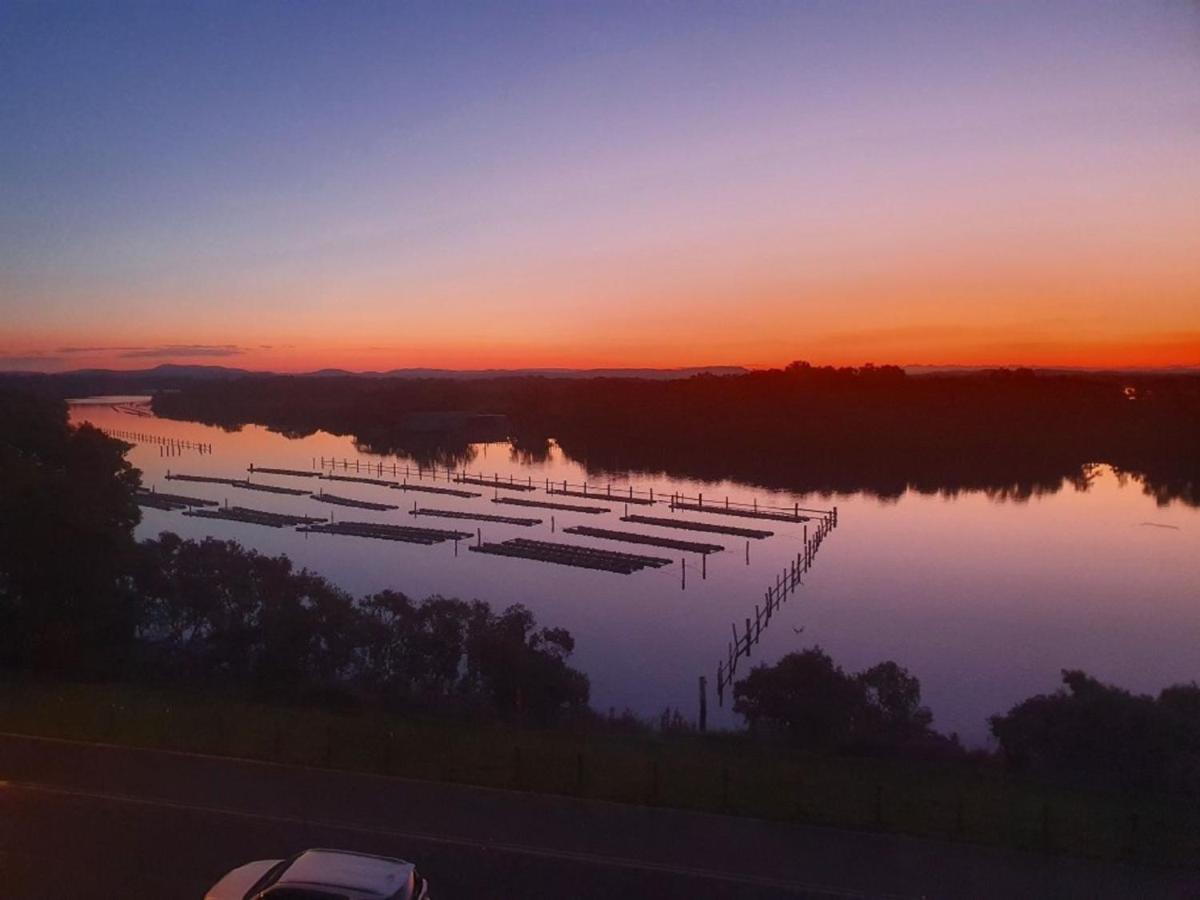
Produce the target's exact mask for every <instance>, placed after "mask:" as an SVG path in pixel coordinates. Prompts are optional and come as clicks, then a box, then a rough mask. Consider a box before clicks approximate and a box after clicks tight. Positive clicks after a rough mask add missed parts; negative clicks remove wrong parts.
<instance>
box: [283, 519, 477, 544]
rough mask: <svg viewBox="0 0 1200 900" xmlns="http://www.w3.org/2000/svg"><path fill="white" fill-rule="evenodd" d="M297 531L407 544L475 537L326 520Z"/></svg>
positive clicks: (439, 530) (445, 532)
mask: <svg viewBox="0 0 1200 900" xmlns="http://www.w3.org/2000/svg"><path fill="white" fill-rule="evenodd" d="M296 530H297V531H304V532H311V533H313V534H341V535H347V536H349V537H364V538H378V539H379V540H385V541H402V542H404V543H406V544H424V545H426V546H429V545H432V544H440V543H442V542H443V541H458V540H464V539H466V538H469V537H474V535H472V534H471V533H469V532H466V531H445V530H443V529H440V528H413V527H409V526H407V525H383V524H380V523H378V522H324V523H321V524H318V525H305V526H304V527H303V528H297V529H296Z"/></svg>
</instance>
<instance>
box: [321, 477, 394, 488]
mask: <svg viewBox="0 0 1200 900" xmlns="http://www.w3.org/2000/svg"><path fill="white" fill-rule="evenodd" d="M318 477H320V478H324V479H325V480H326V481H352V482H354V483H355V484H373V485H375V486H376V487H388V488H392V487H399V486H400V483H399V482H397V481H388V480H387V479H386V478H360V477H359V476H357V475H320V476H318Z"/></svg>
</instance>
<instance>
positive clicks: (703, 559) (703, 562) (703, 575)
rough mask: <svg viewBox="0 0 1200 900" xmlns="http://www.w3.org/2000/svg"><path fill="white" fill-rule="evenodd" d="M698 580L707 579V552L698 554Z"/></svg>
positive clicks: (627, 510) (627, 509)
mask: <svg viewBox="0 0 1200 900" xmlns="http://www.w3.org/2000/svg"><path fill="white" fill-rule="evenodd" d="M625 510H626V511H625V515H629V507H626V508H625ZM700 580H701V581H707V580H708V554H707V553H701V554H700Z"/></svg>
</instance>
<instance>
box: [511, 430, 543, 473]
mask: <svg viewBox="0 0 1200 900" xmlns="http://www.w3.org/2000/svg"><path fill="white" fill-rule="evenodd" d="M552 446H553V445H552V444H551V443H550V439H549V438H547V437H532V436H529V435H521V436H518V437H514V438H512V439H510V440H509V442H508V458H509V459H510V460H512V461H513V462H515V463H520V464H521V465H523V466H533V465H541V464H542V463H545V462H548V461H549V460H550V451H551V448H552Z"/></svg>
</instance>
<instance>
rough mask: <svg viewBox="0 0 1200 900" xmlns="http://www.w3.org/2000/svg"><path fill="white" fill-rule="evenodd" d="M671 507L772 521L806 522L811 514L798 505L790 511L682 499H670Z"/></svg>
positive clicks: (809, 519) (810, 517) (810, 518)
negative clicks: (691, 501)
mask: <svg viewBox="0 0 1200 900" xmlns="http://www.w3.org/2000/svg"><path fill="white" fill-rule="evenodd" d="M671 509H684V510H688V511H689V512H702V513H713V514H714V515H718V516H741V517H742V518H744V519H768V520H770V521H772V522H808V521H811V520H812V516H806V515H804V512H802V511H801V510H800V508H799V507H796V509H795V510H794V511H792V512H787V511H781V510H778V509H759V508H758V507H757V506H746V505H745V504H741V505H739V506H729V505H726V504H721V503H703V502H700V503H690V502H687V501H684V500H679V499H674V500H672V501H671Z"/></svg>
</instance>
